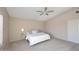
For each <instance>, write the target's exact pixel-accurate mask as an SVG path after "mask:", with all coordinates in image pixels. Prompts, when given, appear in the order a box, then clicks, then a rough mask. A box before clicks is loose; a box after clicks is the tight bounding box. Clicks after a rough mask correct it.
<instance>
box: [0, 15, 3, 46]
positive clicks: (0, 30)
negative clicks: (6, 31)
mask: <svg viewBox="0 0 79 59" xmlns="http://www.w3.org/2000/svg"><path fill="white" fill-rule="evenodd" d="M2 42H3V16H2V15H0V45H2Z"/></svg>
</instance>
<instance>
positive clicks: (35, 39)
mask: <svg viewBox="0 0 79 59" xmlns="http://www.w3.org/2000/svg"><path fill="white" fill-rule="evenodd" d="M26 39H28V40H29V45H30V46H32V45H34V44H37V43H39V42H42V41H45V40H49V39H50V35H49V34H47V33H44V32H40V33H33V34H28V35H27V37H26Z"/></svg>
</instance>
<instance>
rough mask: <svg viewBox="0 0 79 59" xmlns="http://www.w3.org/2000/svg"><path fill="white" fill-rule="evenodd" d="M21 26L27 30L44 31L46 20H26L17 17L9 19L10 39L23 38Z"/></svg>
mask: <svg viewBox="0 0 79 59" xmlns="http://www.w3.org/2000/svg"><path fill="white" fill-rule="evenodd" d="M21 28H24V29H25V32H28V31H31V30H42V31H44V29H45V28H44V22H42V21H34V20H26V19H25V20H24V19H19V18H15V17H10V19H9V41H10V42H11V41H16V40H21V39H23V38H22V35H21V33H22V32H21Z"/></svg>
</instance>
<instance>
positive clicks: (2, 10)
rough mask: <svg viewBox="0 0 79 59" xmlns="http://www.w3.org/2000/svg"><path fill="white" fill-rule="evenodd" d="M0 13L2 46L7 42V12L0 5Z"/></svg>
mask: <svg viewBox="0 0 79 59" xmlns="http://www.w3.org/2000/svg"><path fill="white" fill-rule="evenodd" d="M0 14H1V15H3V47H4V46H6V45H7V44H8V13H7V11H6V8H4V7H0Z"/></svg>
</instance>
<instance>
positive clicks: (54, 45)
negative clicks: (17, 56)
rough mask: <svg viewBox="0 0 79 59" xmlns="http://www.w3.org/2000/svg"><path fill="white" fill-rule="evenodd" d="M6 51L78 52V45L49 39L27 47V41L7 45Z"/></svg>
mask: <svg viewBox="0 0 79 59" xmlns="http://www.w3.org/2000/svg"><path fill="white" fill-rule="evenodd" d="M6 50H7V51H79V44H75V43H72V42H67V41H63V40H60V39H51V40H48V41H45V42H41V43H39V44H36V45H34V46H32V47H29V44H28V41H26V40H20V41H16V42H12V43H9V46H8V48H7V49H6Z"/></svg>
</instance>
